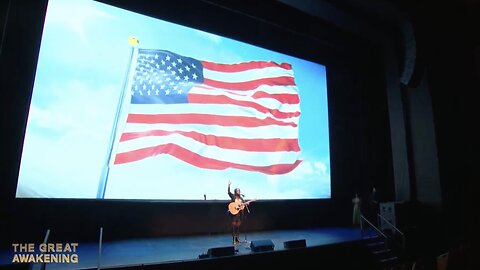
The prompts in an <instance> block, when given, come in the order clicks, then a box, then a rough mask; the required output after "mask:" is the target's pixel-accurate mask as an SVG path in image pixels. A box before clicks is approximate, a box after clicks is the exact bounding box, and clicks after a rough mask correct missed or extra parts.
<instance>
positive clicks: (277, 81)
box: [203, 76, 295, 90]
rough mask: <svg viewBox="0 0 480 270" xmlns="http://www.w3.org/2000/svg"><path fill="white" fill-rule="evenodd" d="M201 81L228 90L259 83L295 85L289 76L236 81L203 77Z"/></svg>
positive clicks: (258, 84)
mask: <svg viewBox="0 0 480 270" xmlns="http://www.w3.org/2000/svg"><path fill="white" fill-rule="evenodd" d="M203 83H204V84H206V85H209V86H212V87H218V88H223V89H229V90H252V89H255V88H257V87H259V86H260V85H295V81H294V79H293V77H289V76H282V77H274V78H265V79H257V80H251V81H245V82H236V83H230V82H222V81H216V80H210V79H207V78H204V81H203Z"/></svg>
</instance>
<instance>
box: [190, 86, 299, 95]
mask: <svg viewBox="0 0 480 270" xmlns="http://www.w3.org/2000/svg"><path fill="white" fill-rule="evenodd" d="M194 88H202V89H209V90H217V91H223V92H227V93H231V94H235V95H242V96H245V95H248V96H252V95H254V94H255V93H257V92H259V91H262V92H265V93H267V94H271V95H274V94H291V95H298V88H297V86H296V85H281V86H280V85H259V86H258V87H257V88H255V89H252V90H232V89H222V88H219V87H211V86H208V85H205V84H198V85H195V86H194Z"/></svg>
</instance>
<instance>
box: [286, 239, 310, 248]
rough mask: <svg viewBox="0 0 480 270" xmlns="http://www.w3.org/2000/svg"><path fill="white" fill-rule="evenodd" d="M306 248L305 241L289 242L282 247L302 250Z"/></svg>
mask: <svg viewBox="0 0 480 270" xmlns="http://www.w3.org/2000/svg"><path fill="white" fill-rule="evenodd" d="M306 246H307V241H306V240H305V239H300V240H290V241H285V242H283V247H284V248H286V249H290V248H304V247H306Z"/></svg>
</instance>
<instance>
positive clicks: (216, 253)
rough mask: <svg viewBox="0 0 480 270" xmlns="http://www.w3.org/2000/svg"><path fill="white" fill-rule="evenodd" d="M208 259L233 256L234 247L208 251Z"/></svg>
mask: <svg viewBox="0 0 480 270" xmlns="http://www.w3.org/2000/svg"><path fill="white" fill-rule="evenodd" d="M207 254H208V257H222V256H233V255H234V254H235V247H234V246H227V247H216V248H210V249H208V251H207Z"/></svg>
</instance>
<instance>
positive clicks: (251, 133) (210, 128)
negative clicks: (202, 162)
mask: <svg viewBox="0 0 480 270" xmlns="http://www.w3.org/2000/svg"><path fill="white" fill-rule="evenodd" d="M150 130H165V131H176V130H178V131H185V132H189V131H197V132H199V133H202V134H214V135H216V136H225V137H236V138H247V139H248V138H251V139H254V138H258V137H261V138H263V139H273V138H278V139H287V140H289V139H294V138H297V136H298V130H297V128H294V127H289V126H283V127H281V126H261V127H253V128H248V129H246V128H244V127H224V126H218V125H201V124H135V123H129V124H128V125H126V126H125V130H124V132H125V133H135V132H148V131H150ZM259 134H260V135H259Z"/></svg>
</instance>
